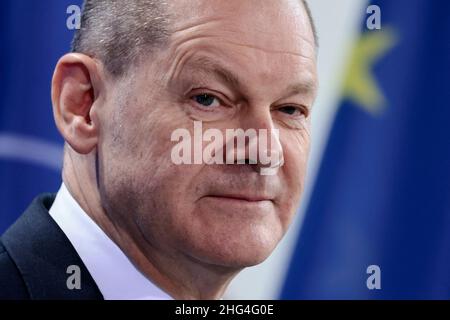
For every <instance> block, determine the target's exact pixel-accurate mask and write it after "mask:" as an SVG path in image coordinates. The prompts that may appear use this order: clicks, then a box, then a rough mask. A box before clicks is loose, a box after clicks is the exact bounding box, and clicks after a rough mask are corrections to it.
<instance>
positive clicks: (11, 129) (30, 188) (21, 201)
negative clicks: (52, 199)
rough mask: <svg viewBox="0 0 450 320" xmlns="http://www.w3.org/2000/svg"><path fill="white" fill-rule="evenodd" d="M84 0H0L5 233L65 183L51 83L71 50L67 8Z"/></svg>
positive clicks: (0, 223) (0, 203) (1, 222)
mask: <svg viewBox="0 0 450 320" xmlns="http://www.w3.org/2000/svg"><path fill="white" fill-rule="evenodd" d="M80 4H81V1H80V0H77V1H74V0H46V1H33V0H5V1H2V3H1V10H0V46H1V49H0V234H1V233H3V231H4V230H5V229H6V228H7V227H8V226H9V225H10V224H11V223H12V222H14V220H15V219H16V218H17V217H18V216H19V215H20V214H21V213H22V211H23V210H24V209H25V208H26V207H27V205H28V204H29V203H30V202H31V200H32V199H33V198H34V197H35V196H36V195H38V194H39V193H42V192H49V191H51V192H55V191H57V190H58V187H59V184H60V183H61V177H60V168H61V164H62V145H63V140H62V139H61V138H60V136H59V134H58V132H57V130H56V127H55V125H54V122H53V116H52V105H51V99H50V85H51V79H52V74H53V70H54V67H55V65H56V62H57V61H58V58H59V57H60V56H62V55H63V54H64V53H66V52H68V51H69V49H70V41H71V39H72V37H73V32H74V31H73V30H70V28H68V26H67V20H68V19H70V17H71V15H70V14H68V13H67V11H68V10H67V9H68V8H69V7H70V5H78V6H79V5H80ZM69 13H75V11H70V10H69ZM69 22H70V21H69ZM69 26H71V25H70V24H69Z"/></svg>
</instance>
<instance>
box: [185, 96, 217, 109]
mask: <svg viewBox="0 0 450 320" xmlns="http://www.w3.org/2000/svg"><path fill="white" fill-rule="evenodd" d="M192 99H193V100H194V101H195V102H197V103H198V104H200V105H202V106H203V107H207V108H215V107H219V106H220V100H219V99H218V98H217V97H215V96H213V95H211V94H207V93H202V94H197V95H195V96H193V97H192Z"/></svg>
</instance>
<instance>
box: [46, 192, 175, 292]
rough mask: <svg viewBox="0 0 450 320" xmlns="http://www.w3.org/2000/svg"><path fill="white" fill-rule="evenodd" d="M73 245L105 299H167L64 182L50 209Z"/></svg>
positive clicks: (51, 214)
mask: <svg viewBox="0 0 450 320" xmlns="http://www.w3.org/2000/svg"><path fill="white" fill-rule="evenodd" d="M49 212H50V216H51V217H52V218H53V219H54V220H55V221H56V223H57V224H58V225H59V227H60V228H61V230H62V231H63V232H64V234H65V235H66V236H67V238H68V239H69V241H70V242H71V243H72V245H73V246H74V248H75V250H76V251H77V253H78V255H79V256H80V258H81V260H82V261H83V263H84V264H85V266H86V268H87V269H88V270H89V273H90V274H91V276H92V278H93V279H94V281H95V283H96V284H97V286H98V288H99V289H100V292H101V293H102V294H103V297H104V299H105V300H170V299H172V298H171V297H170V296H169V295H168V294H167V293H165V292H164V291H162V290H161V289H160V288H158V287H157V286H156V285H155V284H153V283H152V282H151V281H149V280H148V279H147V278H146V277H145V276H144V275H142V273H140V272H139V270H138V269H136V267H135V266H134V265H133V264H132V263H131V261H130V260H129V259H128V258H127V256H126V255H125V254H124V253H123V252H122V251H121V250H120V248H119V247H118V246H117V245H116V244H115V243H114V242H113V241H112V240H111V239H110V238H109V237H108V236H107V235H106V234H105V233H104V232H103V230H102V229H101V228H100V227H99V226H98V225H97V224H96V223H95V222H94V221H93V220H92V219H91V218H90V217H89V216H88V215H87V214H86V213H85V212H84V211H83V209H82V208H81V207H80V205H79V204H78V203H77V202H76V200H75V199H74V198H73V197H72V195H71V194H70V193H69V191H68V190H67V188H66V186H65V185H64V183H63V184H62V185H61V188H60V189H59V191H58V193H57V195H56V198H55V201H54V202H53V205H52V207H51V208H50V210H49Z"/></svg>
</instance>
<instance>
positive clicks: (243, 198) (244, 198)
mask: <svg viewBox="0 0 450 320" xmlns="http://www.w3.org/2000/svg"><path fill="white" fill-rule="evenodd" d="M203 198H210V199H214V200H220V201H230V202H242V203H261V202H272V201H273V198H271V197H268V196H263V195H250V194H211V195H206V196H204V197H203Z"/></svg>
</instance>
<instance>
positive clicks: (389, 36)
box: [343, 28, 397, 115]
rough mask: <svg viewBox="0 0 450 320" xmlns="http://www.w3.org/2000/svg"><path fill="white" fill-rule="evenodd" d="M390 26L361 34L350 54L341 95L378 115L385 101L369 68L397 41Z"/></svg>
mask: <svg viewBox="0 0 450 320" xmlns="http://www.w3.org/2000/svg"><path fill="white" fill-rule="evenodd" d="M396 39H397V37H396V35H395V34H394V32H393V31H392V30H391V29H388V28H384V29H382V30H376V31H368V32H365V33H364V34H362V36H361V38H360V39H359V40H358V42H357V43H356V45H355V47H354V48H353V51H352V53H351V56H350V60H349V65H348V68H347V74H346V77H345V81H344V88H343V96H344V97H347V98H349V99H350V100H352V101H353V102H355V103H356V104H357V105H359V106H360V107H362V108H363V109H365V110H366V111H368V112H370V113H372V114H374V115H375V114H379V113H380V112H381V111H382V110H383V109H384V108H385V105H386V100H385V97H384V95H383V93H382V92H381V90H380V88H379V86H378V85H377V80H376V79H375V77H374V76H373V74H372V67H373V66H374V64H375V63H376V62H377V61H378V60H379V59H381V58H382V57H383V56H384V55H385V54H386V52H387V51H388V50H389V49H391V48H392V47H393V46H394V45H395V43H396V42H397V40H396Z"/></svg>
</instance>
